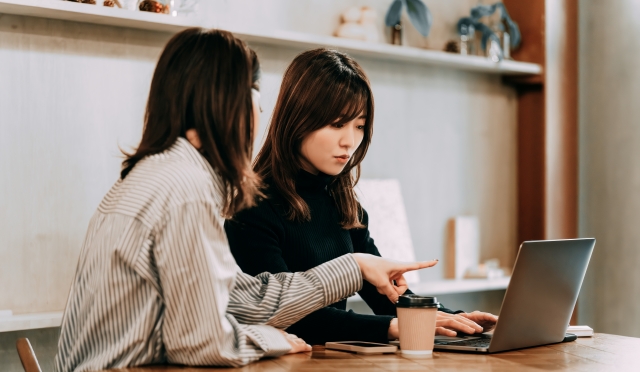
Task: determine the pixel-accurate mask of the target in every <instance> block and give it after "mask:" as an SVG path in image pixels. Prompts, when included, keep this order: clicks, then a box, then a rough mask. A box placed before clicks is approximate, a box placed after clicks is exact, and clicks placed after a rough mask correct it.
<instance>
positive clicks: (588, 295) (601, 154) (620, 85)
mask: <svg viewBox="0 0 640 372" xmlns="http://www.w3.org/2000/svg"><path fill="white" fill-rule="evenodd" d="M579 12H580V15H579V17H580V29H579V35H580V50H579V53H580V54H579V58H580V59H579V61H580V77H579V92H580V93H579V98H580V101H579V110H580V111H579V113H580V118H579V121H580V128H579V130H580V141H579V143H580V158H579V159H580V181H579V182H580V183H579V189H580V201H579V203H580V204H579V208H580V214H579V216H580V217H579V228H580V235H581V236H584V237H588V236H593V237H595V238H596V240H597V243H596V248H595V251H594V254H593V257H592V259H591V263H590V267H589V271H588V273H587V280H586V282H585V284H584V287H583V290H582V293H581V296H580V302H579V312H578V314H579V322H580V323H582V324H589V325H591V326H592V327H593V328H594V329H595V330H596V331H598V332H606V333H614V334H620V335H628V336H635V337H639V336H640V270H638V266H639V265H640V229H638V221H640V161H639V160H640V126H639V125H638V118H639V117H640V105H639V104H638V102H640V70H638V58H640V49H638V38H637V35H638V32H640V24H638V19H640V3H639V2H638V1H635V0H616V1H606V2H604V1H599V0H583V1H580V3H579Z"/></svg>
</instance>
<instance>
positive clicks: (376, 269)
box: [353, 253, 438, 304]
mask: <svg viewBox="0 0 640 372" xmlns="http://www.w3.org/2000/svg"><path fill="white" fill-rule="evenodd" d="M353 258H355V260H356V262H357V263H358V266H360V271H361V272H362V277H363V278H364V280H366V281H368V282H369V283H371V284H373V285H374V286H375V287H376V289H377V290H378V292H380V293H382V294H383V295H385V296H387V297H388V298H389V300H391V302H393V303H394V304H395V303H396V302H397V301H398V296H400V295H401V294H403V293H404V292H405V291H406V290H407V281H406V280H405V279H404V276H403V274H404V273H406V272H407V271H413V270H420V269H426V268H427V267H431V266H435V265H436V264H437V263H438V260H433V261H423V262H398V261H394V260H389V259H386V258H382V257H378V256H374V255H371V254H366V253H353ZM394 281H395V283H394Z"/></svg>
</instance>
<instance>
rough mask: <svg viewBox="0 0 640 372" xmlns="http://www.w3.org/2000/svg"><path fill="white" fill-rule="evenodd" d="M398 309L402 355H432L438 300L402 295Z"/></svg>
mask: <svg viewBox="0 0 640 372" xmlns="http://www.w3.org/2000/svg"><path fill="white" fill-rule="evenodd" d="M396 307H397V312H398V328H399V330H400V349H401V350H402V354H404V355H407V356H411V355H415V356H420V355H430V354H432V353H433V341H434V338H435V331H436V314H437V312H438V300H437V299H436V298H435V297H422V296H418V295H413V294H410V295H402V296H400V297H399V298H398V302H397V303H396Z"/></svg>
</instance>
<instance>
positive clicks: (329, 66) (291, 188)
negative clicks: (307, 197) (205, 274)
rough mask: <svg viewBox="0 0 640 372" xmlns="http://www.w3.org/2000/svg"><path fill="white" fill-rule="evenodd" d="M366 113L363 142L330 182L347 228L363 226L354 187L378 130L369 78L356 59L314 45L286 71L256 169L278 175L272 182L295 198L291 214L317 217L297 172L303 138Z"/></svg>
mask: <svg viewBox="0 0 640 372" xmlns="http://www.w3.org/2000/svg"><path fill="white" fill-rule="evenodd" d="M361 113H364V114H366V119H365V129H364V138H363V140H362V143H361V144H360V146H359V147H358V148H357V150H356V151H355V152H354V154H353V156H352V157H351V158H350V160H349V162H348V163H347V165H346V166H345V168H344V169H343V171H342V172H341V173H340V174H339V175H337V176H336V177H335V178H334V179H333V180H332V182H331V183H330V184H329V186H328V188H329V191H330V193H331V195H332V196H333V199H334V201H335V203H336V206H337V207H338V210H339V212H340V215H341V222H340V223H341V225H342V227H344V228H345V229H351V228H358V227H363V225H362V224H361V223H360V204H359V203H358V200H357V197H356V194H355V192H354V190H353V187H354V186H355V184H356V183H357V182H358V179H359V178H360V163H361V162H362V159H364V156H365V154H366V153H367V149H368V148H369V143H370V142H371V136H372V133H373V94H372V93H371V87H370V86H369V80H368V79H367V76H366V75H365V73H364V71H363V70H362V68H361V67H360V65H358V63H357V62H356V61H354V60H353V59H351V58H350V57H349V56H348V55H346V54H344V53H340V52H337V51H335V50H329V49H324V48H320V49H314V50H310V51H307V52H304V53H302V54H300V55H298V56H297V57H296V58H295V59H294V60H293V62H291V65H289V67H288V68H287V71H286V72H285V74H284V78H283V81H282V86H281V87H280V94H279V96H278V101H277V102H276V106H275V109H274V112H273V117H272V119H271V124H270V127H269V130H268V133H267V137H266V139H265V144H264V146H263V147H262V149H261V150H260V152H259V153H258V157H257V158H256V161H255V163H254V171H255V172H256V173H258V174H259V175H260V176H261V177H263V178H267V177H268V178H270V179H272V181H271V182H272V187H275V188H276V189H277V190H278V191H279V192H280V193H281V194H282V196H283V197H284V199H285V200H286V201H287V202H288V203H289V206H288V207H289V209H288V214H287V219H289V220H291V221H309V220H310V218H311V215H310V212H309V206H308V205H307V204H306V203H305V201H304V200H303V199H302V198H301V197H300V196H299V195H298V194H297V193H296V188H295V177H296V176H297V174H298V172H300V169H302V163H301V157H302V155H301V153H300V147H301V145H302V140H303V139H304V138H305V137H306V136H308V135H309V134H310V133H311V132H314V131H316V130H318V129H321V128H323V127H325V126H327V125H330V124H340V123H347V122H349V121H351V120H353V119H355V118H357V117H359V116H360V114H361ZM354 173H355V174H354Z"/></svg>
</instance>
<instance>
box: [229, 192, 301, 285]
mask: <svg viewBox="0 0 640 372" xmlns="http://www.w3.org/2000/svg"><path fill="white" fill-rule="evenodd" d="M224 229H225V232H226V233H227V239H228V240H229V247H230V248H231V253H232V254H233V257H234V258H235V260H236V262H237V263H238V266H240V268H241V269H242V271H243V272H245V273H247V274H249V275H253V276H255V275H258V274H260V273H263V272H269V273H272V274H275V273H282V272H290V270H289V268H288V267H287V264H286V263H285V261H284V258H283V257H282V249H280V244H281V243H280V242H282V241H283V240H284V226H283V225H282V222H281V221H280V216H279V215H278V214H277V213H276V211H274V210H273V209H272V207H271V206H270V205H269V204H268V202H266V201H263V202H261V203H260V204H258V205H257V206H256V207H254V208H250V209H245V210H243V211H241V212H240V213H238V214H237V215H236V216H234V218H233V219H232V220H227V221H225V223H224Z"/></svg>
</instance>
